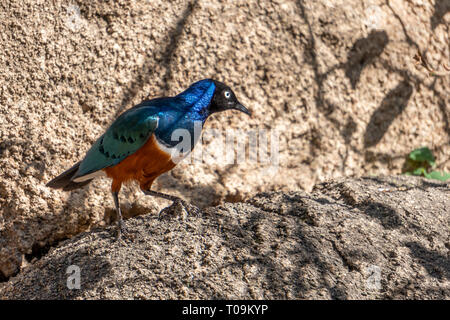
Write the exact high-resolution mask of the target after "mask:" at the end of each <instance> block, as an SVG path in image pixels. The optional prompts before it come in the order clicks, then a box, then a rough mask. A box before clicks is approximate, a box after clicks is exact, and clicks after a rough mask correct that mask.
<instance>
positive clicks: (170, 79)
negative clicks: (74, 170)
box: [0, 0, 450, 280]
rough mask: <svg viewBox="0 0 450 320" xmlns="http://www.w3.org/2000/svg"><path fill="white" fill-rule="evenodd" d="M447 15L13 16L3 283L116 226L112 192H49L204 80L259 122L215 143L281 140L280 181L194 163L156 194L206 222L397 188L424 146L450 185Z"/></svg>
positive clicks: (39, 7) (181, 5) (242, 122)
mask: <svg viewBox="0 0 450 320" xmlns="http://www.w3.org/2000/svg"><path fill="white" fill-rule="evenodd" d="M449 10H450V8H449V2H448V1H446V0H435V1H422V0H410V1H404V0H389V1H387V0H371V1H359V0H351V1H349V0H345V1H344V0H340V1H335V0H333V1H331V0H329V1H328V0H327V1H325V0H321V1H316V0H305V1H288V0H286V1H256V0H251V1H233V4H232V5H231V3H230V2H229V1H218V0H215V1H209V0H208V1H203V0H201V1H200V0H199V1H162V0H152V1H126V0H119V1H100V0H99V1H73V0H57V1H50V2H49V1H43V0H39V1H36V0H11V1H1V2H0V47H1V50H0V70H1V73H0V280H6V279H8V278H9V277H11V276H12V275H14V274H16V273H17V272H19V270H20V268H21V266H22V265H24V264H26V263H27V261H28V260H29V258H28V257H32V256H35V255H38V254H39V252H41V251H42V250H45V248H47V247H48V246H50V245H52V244H54V243H57V242H58V241H60V240H62V239H66V238H69V237H71V236H74V235H76V234H78V233H80V232H83V231H87V230H90V229H91V228H97V227H103V226H106V225H108V224H109V223H110V222H111V213H112V212H113V211H112V209H113V203H112V199H111V197H110V194H109V185H108V182H107V180H98V181H96V182H95V183H93V184H91V185H90V186H89V187H86V188H84V189H82V190H79V191H76V192H72V193H64V192H60V191H54V190H49V189H48V188H46V187H45V183H46V182H48V181H49V180H50V179H51V178H53V177H54V176H55V175H56V174H58V173H60V172H61V171H63V170H64V169H67V168H68V167H70V166H71V165H72V164H73V163H74V162H76V161H78V160H80V158H81V157H82V156H83V154H84V152H85V151H86V150H87V149H88V148H89V146H90V145H91V143H92V142H93V141H94V140H95V139H96V138H97V137H98V136H99V135H100V134H101V133H102V131H103V130H104V129H105V128H106V126H107V125H108V124H109V123H110V122H111V121H112V120H113V119H114V118H115V117H116V116H117V115H118V114H120V113H121V112H123V110H125V109H127V108H129V107H131V106H133V105H134V104H136V103H138V102H140V101H141V100H142V99H145V98H151V97H156V96H160V95H172V94H175V93H177V92H180V91H181V90H182V89H184V88H186V87H187V86H188V85H189V84H190V83H192V82H194V81H196V80H199V79H202V78H206V77H214V78H217V79H220V80H223V81H225V82H226V83H228V84H230V85H231V86H232V87H233V88H234V89H235V91H236V93H237V95H238V97H239V99H240V100H242V102H243V103H244V104H245V105H246V106H248V107H249V108H250V109H252V111H253V117H252V118H251V119H248V118H246V117H245V116H244V115H243V116H241V115H238V114H235V113H226V114H220V115H217V116H215V117H213V118H212V119H211V120H210V121H208V123H207V127H208V128H216V129H220V130H222V131H221V132H223V130H225V129H244V130H260V129H266V130H275V131H277V132H279V164H278V167H277V169H278V170H273V168H272V169H270V168H268V166H267V164H266V163H261V162H258V163H252V162H250V161H245V162H242V163H237V164H226V163H223V162H221V161H215V160H214V159H215V158H211V159H212V160H209V161H208V160H207V159H204V160H205V161H203V162H202V163H198V164H194V165H192V164H189V163H187V162H184V163H182V164H180V166H178V167H177V168H176V169H175V170H174V171H173V172H172V173H170V174H168V175H165V176H163V177H161V178H160V179H159V180H158V182H157V183H156V184H155V189H156V190H160V191H164V192H168V193H172V194H177V195H180V196H182V197H184V198H185V199H187V200H189V201H192V202H194V203H195V204H197V205H199V206H201V207H206V206H210V205H217V204H219V203H223V202H239V201H242V200H244V199H247V198H248V197H249V196H250V195H254V194H256V193H257V192H267V191H272V190H281V191H290V190H306V191H310V190H311V188H312V186H313V185H314V184H315V183H317V182H320V181H324V180H325V179H329V178H336V177H341V176H361V175H367V174H370V175H375V174H376V175H379V174H398V173H400V171H401V168H402V165H403V163H404V157H405V155H406V154H407V153H409V152H410V151H411V150H413V149H415V148H417V147H421V146H428V147H430V148H431V149H432V150H433V152H434V154H435V155H436V157H437V163H438V165H439V166H440V167H439V169H441V170H447V171H450V162H449V161H448V160H449V154H450V145H449V133H450V129H449V112H450V111H449V108H448V102H449V96H448V88H449V87H450V78H449V76H448V75H447V73H446V71H445V67H446V66H445V63H447V67H448V61H449V46H448V41H449V39H448V34H449V33H448V23H449V18H450V14H449ZM418 53H420V54H421V55H422V56H423V58H424V60H425V61H426V63H427V68H428V70H427V68H425V67H424V66H423V64H420V63H417V61H418V59H417V54H418ZM431 69H433V70H435V71H433V72H432V73H430V72H429V70H431ZM445 88H447V89H445ZM247 134H248V132H244V134H243V135H241V136H240V140H241V141H245V140H246V139H247V138H246V136H247ZM212 141H214V143H211V142H212ZM218 141H219V138H213V137H211V135H206V136H205V137H204V146H205V149H206V150H207V151H208V152H205V153H206V154H211V153H213V154H214V152H219V153H220V152H222V149H223V148H222V146H221V145H220V144H219V143H218ZM208 148H209V149H208ZM122 203H123V212H124V214H125V215H126V216H127V217H131V216H135V215H139V214H143V213H153V214H156V213H157V212H158V211H159V210H160V209H161V208H162V207H163V206H165V205H167V202H163V201H161V202H160V201H159V200H154V199H152V198H150V197H144V196H143V195H142V194H141V193H140V192H139V191H138V190H137V189H136V188H135V187H133V186H132V187H130V188H126V189H125V190H124V192H123V194H122Z"/></svg>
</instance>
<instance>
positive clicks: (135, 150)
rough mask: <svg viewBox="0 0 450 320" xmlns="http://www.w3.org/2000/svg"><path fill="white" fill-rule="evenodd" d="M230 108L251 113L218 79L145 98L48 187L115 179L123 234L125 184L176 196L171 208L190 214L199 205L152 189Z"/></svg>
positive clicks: (119, 227)
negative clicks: (216, 115) (211, 120)
mask: <svg viewBox="0 0 450 320" xmlns="http://www.w3.org/2000/svg"><path fill="white" fill-rule="evenodd" d="M226 110H238V111H241V112H243V113H245V114H247V115H249V116H251V112H250V111H249V110H248V109H247V108H246V107H244V106H243V105H242V104H241V103H240V102H239V101H238V99H237V98H236V95H235V93H234V92H233V90H232V89H231V88H230V87H229V86H227V85H226V84H224V83H223V82H220V81H217V80H214V79H203V80H200V81H197V82H195V83H193V84H191V85H190V86H189V87H188V88H187V89H186V90H184V91H183V92H181V93H179V94H178V95H176V96H173V97H160V98H154V99H151V100H145V101H143V102H141V103H140V104H138V105H136V106H134V107H132V108H130V109H128V110H126V111H125V112H123V113H122V114H121V115H119V117H117V119H116V120H114V121H113V122H112V124H111V125H110V126H109V127H108V128H107V129H106V131H105V132H104V133H103V134H102V135H101V136H100V137H99V138H98V139H97V140H96V141H95V142H94V143H93V144H92V146H91V148H90V149H89V150H88V151H87V152H86V154H85V156H84V158H83V160H81V161H79V162H77V163H76V164H74V165H73V166H72V167H71V168H69V169H68V170H66V171H64V172H63V173H61V174H60V175H58V176H57V177H55V178H54V179H52V180H51V181H49V182H48V183H47V184H46V186H47V187H50V188H54V189H62V190H64V191H72V190H75V189H78V188H81V187H83V186H85V185H87V184H89V183H90V182H91V181H92V180H93V179H95V178H96V177H99V176H106V177H108V178H109V179H111V180H112V181H111V193H112V197H113V200H114V206H115V212H116V221H117V238H120V237H121V234H124V233H126V232H127V230H126V228H125V226H124V223H123V217H122V212H121V209H120V203H119V191H120V189H121V187H122V185H123V184H124V183H127V182H130V181H136V182H137V183H138V184H139V187H140V189H141V190H142V192H143V193H144V194H145V195H150V196H156V197H160V198H164V199H167V200H170V201H172V205H171V206H170V207H169V208H173V207H176V208H180V206H181V207H182V208H184V209H185V210H186V211H187V212H188V213H189V211H190V210H191V209H192V208H194V207H195V206H191V205H190V204H188V203H187V202H186V201H184V200H182V199H181V198H179V197H176V196H173V195H170V194H165V193H162V192H157V191H154V190H151V186H152V184H153V182H154V181H155V179H156V178H157V177H158V176H160V175H161V174H163V173H165V172H168V171H170V170H172V169H173V168H174V167H175V166H176V165H177V164H178V163H179V162H180V161H181V160H182V159H183V158H185V157H186V156H187V155H188V154H189V153H190V152H191V151H192V150H193V149H194V146H195V144H196V143H197V142H198V141H199V140H200V139H199V136H200V134H199V131H200V133H201V130H202V129H203V126H204V124H205V122H206V120H207V119H208V117H209V116H210V115H212V114H214V113H217V112H222V111H226ZM180 133H181V135H180ZM194 211H195V210H194Z"/></svg>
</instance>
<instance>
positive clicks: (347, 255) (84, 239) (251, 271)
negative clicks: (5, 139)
mask: <svg viewBox="0 0 450 320" xmlns="http://www.w3.org/2000/svg"><path fill="white" fill-rule="evenodd" d="M449 187H450V186H449V185H448V184H445V183H435V182H432V181H429V180H425V179H419V178H411V177H383V178H375V177H366V178H360V179H341V180H337V181H330V182H325V183H322V184H319V185H317V186H316V187H315V188H314V190H313V192H312V193H306V192H302V191H299V192H287V193H284V192H267V193H260V194H258V195H257V196H255V197H253V198H251V199H249V200H248V201H246V202H242V203H226V204H223V205H220V206H217V207H211V208H207V209H205V210H204V211H203V213H202V216H201V217H188V218H187V219H186V220H182V219H176V218H172V219H162V220H158V219H157V218H156V217H155V216H154V215H142V216H138V217H134V218H131V219H128V220H127V221H126V226H127V228H128V230H129V231H130V233H129V237H128V238H126V239H124V240H121V241H119V242H117V241H115V240H114V237H112V233H113V232H112V230H111V228H106V229H97V230H93V231H91V232H85V233H82V234H80V235H78V236H76V237H74V238H72V239H70V240H66V241H63V242H61V243H60V244H59V245H58V246H57V247H55V248H51V249H50V251H49V252H48V253H47V254H45V255H43V256H42V257H41V258H35V259H34V261H32V262H31V264H30V265H29V266H27V267H25V268H24V269H23V270H22V271H21V272H20V273H19V274H18V275H17V276H15V277H12V278H11V279H10V280H9V281H8V282H6V283H3V284H0V297H2V298H4V299H449V298H450V260H449V250H450V242H449V239H450V231H449V230H450V229H449V217H450V198H449V191H450V189H449ZM70 266H72V267H71V268H74V267H73V266H76V267H78V268H79V275H80V278H79V279H80V281H79V285H80V287H79V288H80V289H68V281H69V285H72V286H74V285H75V284H76V283H77V282H73V278H70V277H72V276H74V275H76V272H75V273H74V271H73V269H68V268H69V267H70ZM76 267H75V268H76ZM67 271H69V273H67Z"/></svg>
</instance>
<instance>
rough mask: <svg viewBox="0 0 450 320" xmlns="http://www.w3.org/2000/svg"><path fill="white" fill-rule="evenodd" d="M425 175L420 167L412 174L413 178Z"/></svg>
mask: <svg viewBox="0 0 450 320" xmlns="http://www.w3.org/2000/svg"><path fill="white" fill-rule="evenodd" d="M426 173H427V171H426V170H425V168H423V167H420V168H417V169H415V170H414V171H413V173H412V174H413V175H415V176H421V175H425V174H426Z"/></svg>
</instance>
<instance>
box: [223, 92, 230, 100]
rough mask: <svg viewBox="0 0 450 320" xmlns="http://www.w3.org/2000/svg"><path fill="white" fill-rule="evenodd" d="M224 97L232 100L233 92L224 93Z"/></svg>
mask: <svg viewBox="0 0 450 320" xmlns="http://www.w3.org/2000/svg"><path fill="white" fill-rule="evenodd" d="M223 95H224V96H225V98H227V99H230V97H231V92H230V91H225V92H224V93H223Z"/></svg>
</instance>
